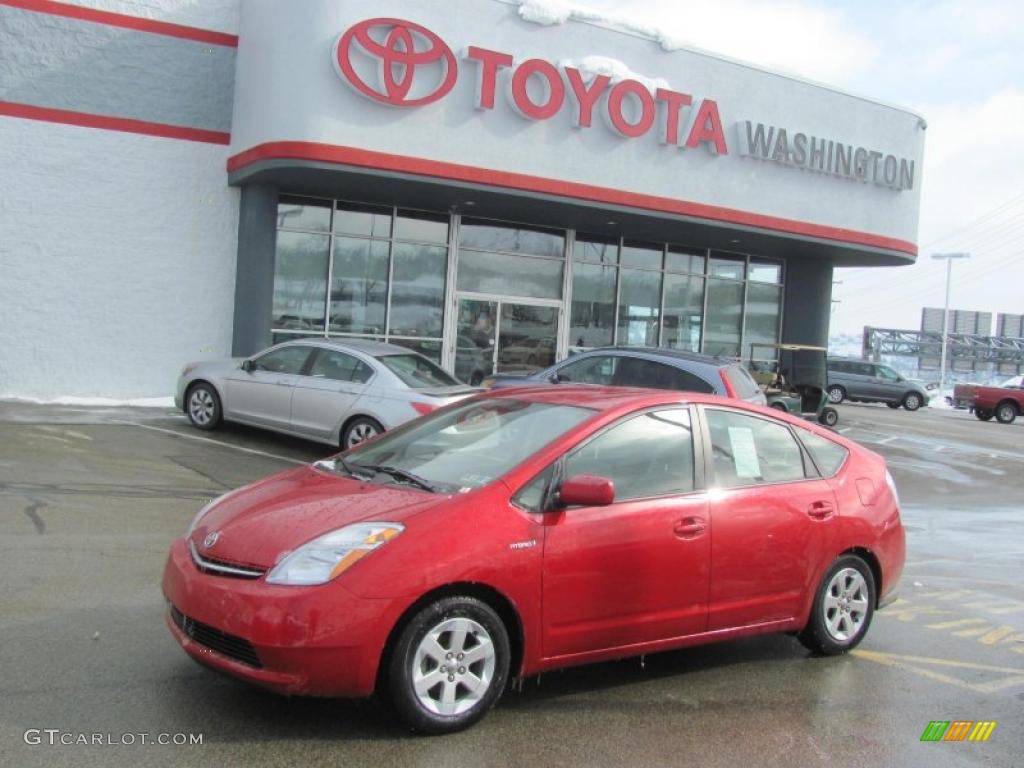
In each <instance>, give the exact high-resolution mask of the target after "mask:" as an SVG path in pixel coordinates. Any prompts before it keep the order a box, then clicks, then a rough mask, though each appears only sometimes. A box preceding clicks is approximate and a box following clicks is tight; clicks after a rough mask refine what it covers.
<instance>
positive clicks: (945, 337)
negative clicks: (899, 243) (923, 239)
mask: <svg viewBox="0 0 1024 768" xmlns="http://www.w3.org/2000/svg"><path fill="white" fill-rule="evenodd" d="M970 257H971V254H969V253H933V254H932V258H933V259H937V260H939V261H945V262H946V308H945V309H944V310H943V311H942V359H941V361H940V362H939V397H944V396H945V395H944V392H945V389H946V346H947V344H948V343H949V289H950V284H951V282H952V279H951V278H952V277H953V259H969V258H970Z"/></svg>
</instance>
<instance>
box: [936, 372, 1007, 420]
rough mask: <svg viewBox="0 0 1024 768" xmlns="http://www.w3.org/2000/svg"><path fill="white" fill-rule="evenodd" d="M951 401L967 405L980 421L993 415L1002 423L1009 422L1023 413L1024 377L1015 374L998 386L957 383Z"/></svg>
mask: <svg viewBox="0 0 1024 768" xmlns="http://www.w3.org/2000/svg"><path fill="white" fill-rule="evenodd" d="M953 402H954V403H955V404H956V405H958V406H961V405H963V406H967V407H969V408H971V409H973V410H974V415H975V416H977V417H978V418H979V419H981V420H982V421H989V420H991V418H992V417H993V416H995V417H996V420H997V421H999V422H1000V423H1002V424H1009V423H1011V422H1012V421H1013V420H1014V419H1016V418H1017V417H1018V416H1019V415H1020V414H1022V413H1024V378H1022V377H1020V376H1015V377H1014V378H1012V379H1009V380H1007V381H1005V382H1003V383H1002V384H1001V385H1000V386H998V387H986V386H982V385H980V384H957V385H956V387H955V388H954V389H953Z"/></svg>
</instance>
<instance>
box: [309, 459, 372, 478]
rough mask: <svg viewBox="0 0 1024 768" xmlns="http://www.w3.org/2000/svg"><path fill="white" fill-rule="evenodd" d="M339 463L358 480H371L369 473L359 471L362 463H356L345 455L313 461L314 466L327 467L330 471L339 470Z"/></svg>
mask: <svg viewBox="0 0 1024 768" xmlns="http://www.w3.org/2000/svg"><path fill="white" fill-rule="evenodd" d="M339 464H340V465H341V468H342V469H343V470H345V473H346V474H349V475H351V476H352V477H354V478H356V479H358V480H369V479H370V476H369V475H367V474H365V473H362V474H361V473H360V472H359V471H358V470H359V468H362V465H361V464H355V463H354V462H351V461H349V460H348V459H346V458H345V457H344V456H338V457H336V458H333V459H320V461H315V462H313V466H314V467H319V468H321V469H326V470H328V471H330V472H337V471H338V465H339Z"/></svg>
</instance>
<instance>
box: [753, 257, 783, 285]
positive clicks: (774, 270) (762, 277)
mask: <svg viewBox="0 0 1024 768" xmlns="http://www.w3.org/2000/svg"><path fill="white" fill-rule="evenodd" d="M750 281H751V282H755V283H781V282H782V264H780V263H779V262H777V261H768V260H767V259H756V258H752V259H751V260H750Z"/></svg>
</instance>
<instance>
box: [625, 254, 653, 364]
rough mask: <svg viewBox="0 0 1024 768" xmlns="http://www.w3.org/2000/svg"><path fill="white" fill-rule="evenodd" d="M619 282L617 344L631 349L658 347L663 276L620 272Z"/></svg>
mask: <svg viewBox="0 0 1024 768" xmlns="http://www.w3.org/2000/svg"><path fill="white" fill-rule="evenodd" d="M619 280H620V285H619V334H618V340H617V343H618V344H620V345H623V346H631V347H636V346H649V347H656V346H657V345H658V326H659V320H660V318H659V312H660V307H661V273H660V272H647V271H645V270H640V269H621V270H620V271H619Z"/></svg>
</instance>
